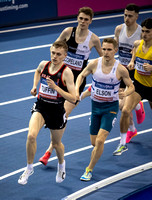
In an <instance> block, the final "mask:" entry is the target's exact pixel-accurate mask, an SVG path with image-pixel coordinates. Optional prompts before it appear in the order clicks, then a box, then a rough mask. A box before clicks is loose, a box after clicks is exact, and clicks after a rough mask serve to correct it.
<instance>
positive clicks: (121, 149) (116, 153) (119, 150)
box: [113, 144, 128, 156]
mask: <svg viewBox="0 0 152 200" xmlns="http://www.w3.org/2000/svg"><path fill="white" fill-rule="evenodd" d="M127 150H128V148H127V145H122V144H119V145H118V147H117V149H116V150H115V151H114V152H113V155H114V156H120V155H121V154H122V153H123V152H125V151H127Z"/></svg>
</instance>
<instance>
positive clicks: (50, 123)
mask: <svg viewBox="0 0 152 200" xmlns="http://www.w3.org/2000/svg"><path fill="white" fill-rule="evenodd" d="M31 112H32V113H33V112H39V113H41V115H42V116H43V118H44V120H45V128H49V129H62V128H64V127H65V125H66V123H67V119H66V116H65V114H66V113H65V109H64V105H63V104H54V103H46V102H43V101H40V100H37V102H35V103H34V105H33V107H32V110H31Z"/></svg>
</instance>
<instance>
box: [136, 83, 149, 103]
mask: <svg viewBox="0 0 152 200" xmlns="http://www.w3.org/2000/svg"><path fill="white" fill-rule="evenodd" d="M133 84H134V86H135V91H136V92H137V93H138V94H139V95H140V96H141V99H147V100H148V101H151V102H152V87H146V86H144V85H142V84H141V83H139V82H138V81H137V80H136V79H135V80H134V83H133Z"/></svg>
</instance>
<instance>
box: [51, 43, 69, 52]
mask: <svg viewBox="0 0 152 200" xmlns="http://www.w3.org/2000/svg"><path fill="white" fill-rule="evenodd" d="M52 46H53V47H55V48H63V49H64V50H65V52H66V53H67V52H68V45H67V43H66V42H65V41H56V42H54V43H53V44H52Z"/></svg>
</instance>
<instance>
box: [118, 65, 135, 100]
mask: <svg viewBox="0 0 152 200" xmlns="http://www.w3.org/2000/svg"><path fill="white" fill-rule="evenodd" d="M118 70H119V75H120V77H121V78H122V80H123V81H124V83H125V85H126V86H127V89H126V90H125V91H124V90H123V91H122V90H120V91H119V98H120V99H123V98H124V97H126V96H129V95H130V94H132V93H133V92H134V91H135V88H134V85H133V83H132V80H131V78H130V76H129V72H128V70H127V69H126V68H125V67H124V66H123V65H121V64H119V66H118Z"/></svg>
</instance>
